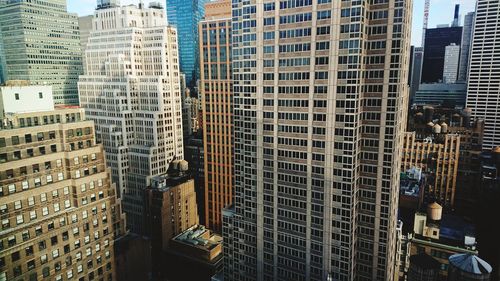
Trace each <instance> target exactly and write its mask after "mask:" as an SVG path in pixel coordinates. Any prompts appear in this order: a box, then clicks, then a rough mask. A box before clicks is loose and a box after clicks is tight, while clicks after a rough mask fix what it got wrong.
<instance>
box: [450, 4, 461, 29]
mask: <svg viewBox="0 0 500 281" xmlns="http://www.w3.org/2000/svg"><path fill="white" fill-rule="evenodd" d="M451 26H452V27H454V26H460V4H455V13H454V14H453V21H452V22H451Z"/></svg>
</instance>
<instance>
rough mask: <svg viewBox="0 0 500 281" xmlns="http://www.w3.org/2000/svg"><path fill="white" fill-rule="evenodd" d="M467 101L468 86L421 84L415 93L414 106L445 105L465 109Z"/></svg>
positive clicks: (462, 84) (458, 84)
mask: <svg viewBox="0 0 500 281" xmlns="http://www.w3.org/2000/svg"><path fill="white" fill-rule="evenodd" d="M466 100H467V84H465V83H454V84H445V83H431V84H420V86H419V87H418V88H417V91H416V92H415V96H414V98H413V104H414V105H417V106H423V105H439V106H441V105H445V106H449V107H455V106H458V107H462V108H463V107H464V106H465V103H466Z"/></svg>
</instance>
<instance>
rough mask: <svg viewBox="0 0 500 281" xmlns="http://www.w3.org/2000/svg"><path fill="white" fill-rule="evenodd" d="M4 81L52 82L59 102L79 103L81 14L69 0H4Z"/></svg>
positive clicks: (0, 31)
mask: <svg viewBox="0 0 500 281" xmlns="http://www.w3.org/2000/svg"><path fill="white" fill-rule="evenodd" d="M0 65H1V67H2V76H3V78H2V79H0V80H2V81H8V80H28V81H30V82H31V84H33V85H52V88H53V93H54V101H55V103H56V104H68V105H78V88H77V82H78V75H80V74H82V54H81V51H80V32H79V30H78V16H77V15H76V14H71V13H68V12H67V9H66V0H39V1H28V0H19V1H0Z"/></svg>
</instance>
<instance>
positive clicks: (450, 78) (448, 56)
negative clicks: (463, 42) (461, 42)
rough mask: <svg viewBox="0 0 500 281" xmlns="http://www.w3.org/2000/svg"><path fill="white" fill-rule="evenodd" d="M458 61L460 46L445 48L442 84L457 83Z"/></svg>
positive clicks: (452, 45) (451, 45) (453, 44)
mask: <svg viewBox="0 0 500 281" xmlns="http://www.w3.org/2000/svg"><path fill="white" fill-rule="evenodd" d="M459 61H460V46H457V45H456V44H455V43H451V44H450V45H448V46H446V47H445V51H444V65H443V82H444V83H446V84H452V83H455V82H457V77H458V64H459Z"/></svg>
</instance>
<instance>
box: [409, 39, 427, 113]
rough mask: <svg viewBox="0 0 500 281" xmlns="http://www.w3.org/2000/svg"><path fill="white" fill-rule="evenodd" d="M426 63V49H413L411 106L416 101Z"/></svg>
mask: <svg viewBox="0 0 500 281" xmlns="http://www.w3.org/2000/svg"><path fill="white" fill-rule="evenodd" d="M423 62H424V48H422V47H415V48H414V49H413V59H412V68H411V76H410V104H413V102H414V101H415V93H416V92H417V91H418V87H419V86H420V82H421V80H422V64H423Z"/></svg>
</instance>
